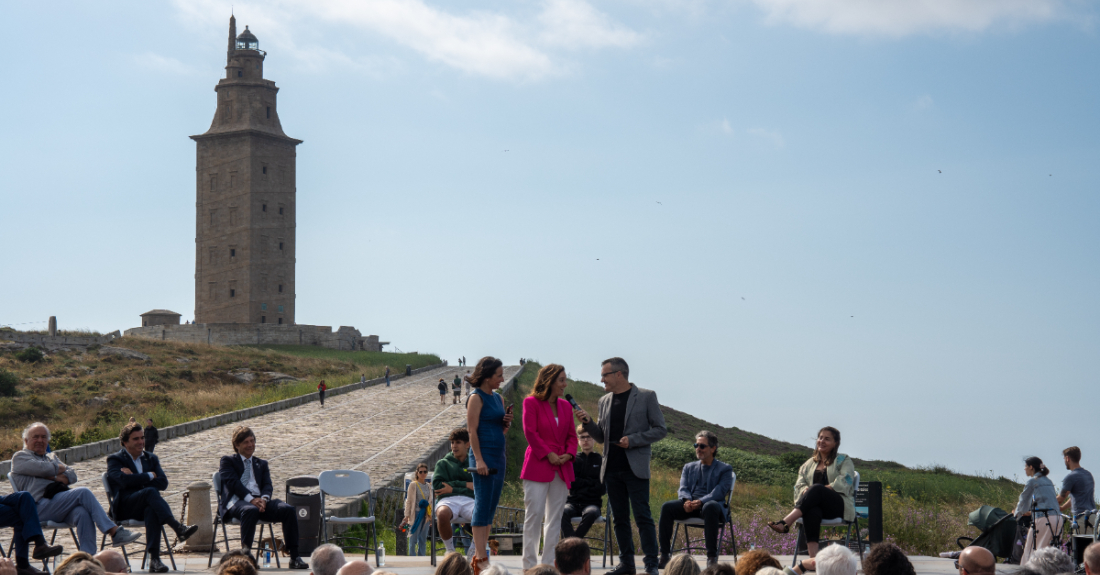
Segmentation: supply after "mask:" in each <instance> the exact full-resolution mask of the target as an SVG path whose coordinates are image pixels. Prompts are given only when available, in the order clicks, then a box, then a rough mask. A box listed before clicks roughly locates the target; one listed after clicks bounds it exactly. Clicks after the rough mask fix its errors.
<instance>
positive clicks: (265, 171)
mask: <svg viewBox="0 0 1100 575" xmlns="http://www.w3.org/2000/svg"><path fill="white" fill-rule="evenodd" d="M264 173H265V174H266V173H267V166H264Z"/></svg>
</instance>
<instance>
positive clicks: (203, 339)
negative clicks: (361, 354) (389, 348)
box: [126, 323, 382, 351]
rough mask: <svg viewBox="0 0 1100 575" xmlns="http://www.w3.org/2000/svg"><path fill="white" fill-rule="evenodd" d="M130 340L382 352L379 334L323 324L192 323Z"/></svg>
mask: <svg viewBox="0 0 1100 575" xmlns="http://www.w3.org/2000/svg"><path fill="white" fill-rule="evenodd" d="M126 336H127V337H141V338H145V339H159V340H163V341H175V342H180V343H206V344H211V345H319V346H321V347H327V348H331V349H345V350H365V351H382V344H381V343H380V342H379V341H378V336H377V335H368V336H365V337H364V336H363V335H362V334H361V333H360V332H359V330H357V329H355V328H353V327H348V326H340V329H337V330H336V331H333V330H332V328H331V327H329V326H321V325H286V324H283V325H279V324H271V323H192V324H183V325H155V326H149V327H134V328H130V329H128V330H126Z"/></svg>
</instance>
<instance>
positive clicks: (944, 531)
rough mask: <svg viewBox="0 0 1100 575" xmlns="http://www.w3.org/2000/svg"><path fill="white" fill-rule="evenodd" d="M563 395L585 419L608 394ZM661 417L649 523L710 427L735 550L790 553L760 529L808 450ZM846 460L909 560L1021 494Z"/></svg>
mask: <svg viewBox="0 0 1100 575" xmlns="http://www.w3.org/2000/svg"><path fill="white" fill-rule="evenodd" d="M539 367H540V366H539V365H538V364H537V363H533V362H532V363H531V364H529V366H528V369H527V370H526V371H525V372H524V374H523V375H522V376H520V378H519V379H518V380H517V385H516V387H515V389H513V390H512V392H511V395H510V396H509V398H508V400H507V401H512V402H515V404H516V408H515V415H516V422H517V424H516V425H514V426H513V427H512V429H511V430H510V431H509V434H508V469H507V474H506V476H505V488H504V492H503V493H502V496H501V505H506V506H510V507H523V487H522V482H521V481H520V480H519V472H520V468H521V467H522V465H523V455H524V453H525V451H526V449H527V442H526V440H525V439H524V437H523V431H522V426H521V425H520V424H519V423H520V422H521V421H522V416H523V413H522V400H523V398H524V397H526V396H527V394H528V393H530V390H531V388H532V387H533V385H534V382H535V376H536V373H537V371H538V368H539ZM566 392H567V393H570V394H572V395H573V397H574V399H576V400H577V401H578V402H579V403H580V404H581V406H582V407H584V408H585V410H586V411H588V413H589V414H595V413H596V402H597V401H598V399H599V398H600V397H601V396H602V395H604V393H605V392H604V390H603V386H600V385H594V384H591V383H588V382H583V381H573V380H570V381H569V386H568V387H567V388H566ZM662 411H663V413H664V415H665V422H666V425H667V426H668V428H669V435H668V436H667V437H666V438H665V439H663V440H661V441H659V442H657V443H656V444H654V445H653V463H652V477H651V479H650V509H651V511H652V512H653V516H654V520H656V519H657V518H658V517H659V516H660V508H661V505H662V504H663V503H664V502H665V501H668V500H671V499H675V498H676V492H677V489H678V487H679V481H680V470H681V469H682V468H683V465H684V464H685V463H687V462H689V461H692V460H694V459H695V454H694V450H693V449H692V448H691V443H693V442H694V438H695V433H696V432H698V431H700V430H702V429H707V430H710V431H713V432H714V433H715V434H717V435H718V437H719V445H720V447H719V453H718V457H719V459H721V460H722V461H725V462H727V463H729V464H730V465H732V466H733V468H734V471H735V472H736V473H737V485H736V488H735V489H734V493H733V498H732V507H733V515H734V523H735V529H734V530H735V533H736V537H737V539H738V546H739V548H740V549H748V548H749V547H750V546H756V547H758V548H763V549H769V550H771V551H772V552H774V553H790V552H791V551H790V548H791V547H792V546H793V544H794V535H776V534H774V533H773V532H771V530H769V529H767V527H766V525H765V524H766V523H767V522H768V521H773V520H775V519H778V518H780V517H782V516H783V515H785V514H786V513H787V512H788V511H790V508H791V506H792V505H793V497H794V494H793V486H794V481H795V477H796V473H797V470H798V466H799V465H800V464H801V463H802V462H803V461H805V460H806V459H807V458H808V457H809V456H810V450H809V448H807V447H804V446H800V445H795V444H791V443H786V442H782V441H776V440H773V439H770V438H767V437H764V436H761V435H759V434H755V433H751V432H747V431H743V430H740V429H737V428H735V427H732V428H724V427H721V426H718V425H715V424H712V423H709V422H707V421H704V420H702V419H699V418H697V417H694V416H692V415H690V414H686V413H683V412H680V411H677V410H675V409H671V408H669V407H666V406H662ZM596 449H597V450H600V446H599V445H597V446H596ZM851 455H852V456H853V457H854V458H855V460H856V464H857V466H856V467H857V469H858V470H859V472H860V475H861V480H862V481H881V482H882V484H883V491H884V496H883V530H884V534H885V538H886V540H887V541H892V542H894V543H897V544H898V545H899V546H901V547H902V549H904V550H905V551H906V552H908V553H910V554H922V555H935V554H937V553H939V552H940V551H948V550H953V549H957V546H956V545H955V538H956V537H958V536H961V535H969V536H974V535H975V534H976V530H975V529H974V528H972V527H968V526H967V525H966V520H967V515H968V514H969V513H970V512H971V511H973V510H974V509H977V508H978V507H979V506H981V505H982V504H989V505H995V506H998V507H1001V508H1002V509H1012V507H1013V506H1014V505H1015V501H1016V498H1017V496H1018V495H1019V492H1020V490H1021V489H1022V488H1023V486H1022V485H1019V484H1017V483H1015V482H1013V481H1011V480H1009V479H1006V478H1003V477H1002V478H996V479H994V478H990V477H979V476H973V475H965V474H961V473H955V472H952V471H950V470H948V469H945V468H942V467H937V468H930V469H911V468H908V467H905V466H904V465H901V464H899V463H896V462H893V461H872V460H862V459H859V458H858V454H851ZM864 527H865V526H864ZM637 543H638V542H637V540H636V541H635V544H636V545H637Z"/></svg>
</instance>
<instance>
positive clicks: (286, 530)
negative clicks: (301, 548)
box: [225, 499, 298, 557]
mask: <svg viewBox="0 0 1100 575" xmlns="http://www.w3.org/2000/svg"><path fill="white" fill-rule="evenodd" d="M225 519H237V520H239V521H240V522H241V547H244V548H245V549H252V542H253V541H254V540H255V539H256V522H257V521H259V520H261V519H263V520H264V521H271V522H276V521H277V522H279V523H282V524H283V542H284V544H285V545H286V550H287V552H288V553H290V556H291V557H298V514H297V513H295V511H294V506H293V505H287V504H286V503H283V502H282V501H279V500H278V499H272V500H270V501H268V502H267V507H265V508H264V510H263V512H261V511H260V508H259V507H256V506H255V505H253V504H251V503H249V502H248V501H238V502H237V503H236V504H234V505H233V507H231V508H229V509H226V510H225Z"/></svg>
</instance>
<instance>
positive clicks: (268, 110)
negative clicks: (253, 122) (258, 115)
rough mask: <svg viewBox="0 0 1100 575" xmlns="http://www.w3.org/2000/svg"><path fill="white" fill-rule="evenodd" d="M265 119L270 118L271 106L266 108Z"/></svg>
mask: <svg viewBox="0 0 1100 575" xmlns="http://www.w3.org/2000/svg"><path fill="white" fill-rule="evenodd" d="M267 117H268V118H271V106H268V107H267Z"/></svg>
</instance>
